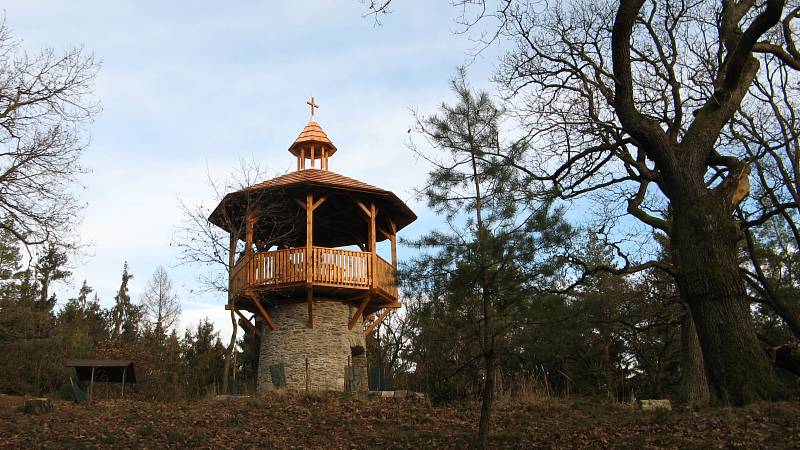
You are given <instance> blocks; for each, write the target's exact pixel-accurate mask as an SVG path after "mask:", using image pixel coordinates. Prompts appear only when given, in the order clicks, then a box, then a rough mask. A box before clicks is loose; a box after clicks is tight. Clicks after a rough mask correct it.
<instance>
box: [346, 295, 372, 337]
mask: <svg viewBox="0 0 800 450" xmlns="http://www.w3.org/2000/svg"><path fill="white" fill-rule="evenodd" d="M369 300H370V295H369V294H367V295H365V296H364V300H362V301H361V305H359V307H358V310H357V311H356V313H355V314H353V318H352V319H350V323H348V324H347V329H348V330H352V329H353V327H354V326H356V323H357V322H358V319H359V317H361V315H362V314H364V310H365V309H367V305H368V304H369Z"/></svg>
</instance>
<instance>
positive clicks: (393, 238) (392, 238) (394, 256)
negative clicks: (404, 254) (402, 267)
mask: <svg viewBox="0 0 800 450" xmlns="http://www.w3.org/2000/svg"><path fill="white" fill-rule="evenodd" d="M389 226H390V227H391V229H392V235H391V236H390V237H389V240H390V241H392V267H394V268H395V270H397V226H396V225H395V224H394V221H393V220H391V219H390V220H389Z"/></svg>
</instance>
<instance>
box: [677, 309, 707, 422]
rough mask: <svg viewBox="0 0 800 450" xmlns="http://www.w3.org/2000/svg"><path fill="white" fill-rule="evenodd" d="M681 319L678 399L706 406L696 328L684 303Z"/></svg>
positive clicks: (704, 378)
mask: <svg viewBox="0 0 800 450" xmlns="http://www.w3.org/2000/svg"><path fill="white" fill-rule="evenodd" d="M684 309H685V313H684V315H683V318H682V319H681V388H680V389H681V390H680V400H681V401H682V402H684V403H686V404H687V405H688V406H690V407H702V406H707V405H708V403H709V401H710V398H711V397H710V394H709V392H708V380H707V379H706V367H705V364H703V353H702V350H701V349H700V341H699V340H698V339H697V330H696V329H695V327H694V320H692V313H691V311H690V310H689V306H688V305H685V304H684Z"/></svg>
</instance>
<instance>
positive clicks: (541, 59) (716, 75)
mask: <svg viewBox="0 0 800 450" xmlns="http://www.w3.org/2000/svg"><path fill="white" fill-rule="evenodd" d="M457 3H459V4H461V5H469V4H477V5H478V7H477V11H478V12H477V15H478V16H479V17H482V18H487V19H488V18H494V19H497V20H498V21H499V22H498V23H499V27H500V28H501V29H502V33H501V34H500V36H503V37H508V38H510V39H511V40H512V41H513V42H514V43H515V44H516V46H515V48H514V49H513V50H512V51H510V52H509V53H508V54H507V55H506V56H505V57H504V58H503V60H502V64H501V68H500V70H499V71H498V76H497V79H498V81H499V82H500V83H501V84H502V86H504V88H505V92H506V94H507V96H508V98H509V100H510V101H511V102H513V104H514V105H515V107H516V108H515V110H516V111H517V112H518V113H519V116H520V118H521V119H522V123H523V125H524V126H525V128H526V130H528V131H529V139H530V141H531V143H532V145H531V148H534V149H535V151H524V150H525V147H520V148H521V151H520V153H519V154H517V155H512V157H511V158H508V162H509V164H512V165H514V167H516V168H517V169H518V170H520V171H521V172H523V173H525V174H526V175H527V176H528V177H529V180H530V181H531V182H537V181H544V182H547V183H550V184H551V186H552V188H553V190H554V191H555V192H556V193H557V194H558V195H559V196H560V197H561V198H563V199H573V198H577V197H581V196H585V195H594V194H600V195H603V196H605V198H606V200H615V203H614V204H613V205H607V206H606V208H607V209H614V207H618V208H621V210H622V211H624V212H626V213H627V214H628V215H630V216H632V217H634V218H635V219H637V220H639V221H641V222H642V223H643V224H645V225H646V226H647V227H650V228H652V230H654V231H656V232H658V233H663V234H665V235H667V236H669V238H670V242H671V250H672V251H671V259H672V265H673V267H674V269H675V270H676V271H677V281H678V288H679V291H680V295H681V298H682V299H684V300H686V302H687V303H688V305H689V307H690V309H691V312H692V317H693V319H694V321H695V325H696V328H697V332H698V337H699V341H700V344H701V347H702V350H703V356H704V360H705V363H706V369H707V371H708V374H709V382H710V385H711V387H712V389H713V393H714V394H716V398H718V399H719V400H720V401H721V402H723V403H735V404H741V403H747V402H749V401H752V400H755V399H761V398H771V397H773V396H774V395H775V393H776V392H777V382H776V380H775V377H774V374H773V372H772V370H771V367H770V365H769V363H768V361H767V358H766V356H765V355H764V352H763V351H762V350H761V348H760V345H759V342H758V339H757V337H756V334H755V330H754V327H753V324H752V321H751V319H750V309H749V297H748V295H747V291H746V288H745V283H744V281H743V279H742V277H741V275H740V273H739V264H738V261H737V256H738V250H739V246H740V242H741V241H742V238H743V237H744V233H743V232H742V224H741V221H740V220H738V219H737V217H735V212H736V210H737V208H738V207H739V205H740V203H741V202H742V201H743V200H744V199H745V198H746V197H747V195H748V194H749V174H750V171H751V164H750V163H749V162H748V161H747V160H746V159H743V158H741V157H740V156H739V155H738V154H736V153H735V152H731V151H730V149H728V148H725V147H724V146H721V145H720V136H721V134H722V131H723V129H724V128H725V127H726V126H727V125H728V124H729V123H730V122H731V120H732V119H733V117H734V115H735V114H736V112H737V110H739V108H740V105H741V104H742V101H743V99H744V97H745V96H746V95H747V93H748V92H749V91H750V89H751V88H752V86H753V83H754V80H755V79H756V77H757V75H758V74H759V70H760V66H761V65H760V63H759V59H758V54H759V53H769V54H771V55H774V56H776V57H777V58H779V59H780V60H781V62H782V63H783V64H785V65H787V66H790V67H792V68H794V67H798V64H797V61H798V58H797V56H798V52H797V50H796V48H795V45H794V36H793V32H794V27H795V24H794V21H795V19H796V18H797V16H798V11H799V9H798V7H797V5H794V4H792V5H790V6H787V5H786V2H784V1H781V0H768V1H765V2H760V3H756V2H751V1H742V2H735V1H733V0H726V1H722V2H717V1H714V2H712V1H703V0H697V1H692V2H658V1H652V2H645V1H644V0H623V1H621V2H619V3H614V2H599V3H598V2H594V1H576V2H570V3H569V4H568V5H554V6H550V5H546V4H542V3H538V2H532V1H525V0H519V1H499V2H496V7H492V5H495V3H494V2H486V1H477V2H472V1H462V2H457ZM476 20H478V19H476ZM489 156H495V155H489ZM617 223H619V221H618V222H617Z"/></svg>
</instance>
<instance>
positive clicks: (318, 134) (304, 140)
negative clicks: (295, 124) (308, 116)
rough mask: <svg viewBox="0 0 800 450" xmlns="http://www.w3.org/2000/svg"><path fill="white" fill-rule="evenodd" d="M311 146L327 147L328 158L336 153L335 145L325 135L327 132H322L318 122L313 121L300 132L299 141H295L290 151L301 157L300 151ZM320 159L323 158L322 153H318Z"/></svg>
mask: <svg viewBox="0 0 800 450" xmlns="http://www.w3.org/2000/svg"><path fill="white" fill-rule="evenodd" d="M310 145H314V146H319V147H318V148H322V147H325V148H327V150H328V156H330V155H333V154H334V153H336V146H335V145H333V142H331V140H330V139H328V135H327V134H325V131H323V130H322V127H321V126H319V124H318V123H317V121H316V120H311V121H310V122H308V124H306V126H305V128H303V131H301V132H300V135H299V136H297V139H295V140H294V143H292V145H291V147H289V151H290V152H291V153H292V154H293V155H294V156H299V155H300V149H302V148H304V147H306V148H307V147H308V146H310ZM308 155H310V153H306V157H308ZM317 155H319V156H317V157H318V158H321V157H322V152H317Z"/></svg>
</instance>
